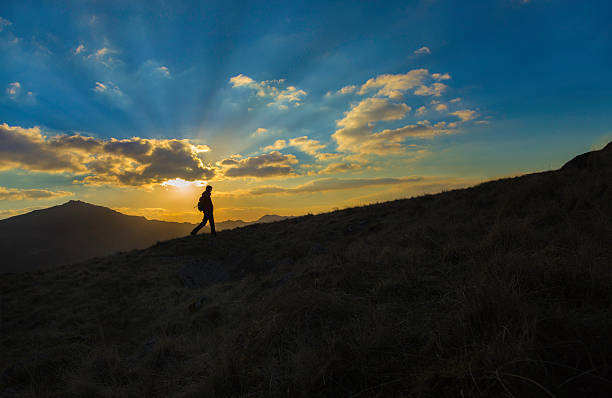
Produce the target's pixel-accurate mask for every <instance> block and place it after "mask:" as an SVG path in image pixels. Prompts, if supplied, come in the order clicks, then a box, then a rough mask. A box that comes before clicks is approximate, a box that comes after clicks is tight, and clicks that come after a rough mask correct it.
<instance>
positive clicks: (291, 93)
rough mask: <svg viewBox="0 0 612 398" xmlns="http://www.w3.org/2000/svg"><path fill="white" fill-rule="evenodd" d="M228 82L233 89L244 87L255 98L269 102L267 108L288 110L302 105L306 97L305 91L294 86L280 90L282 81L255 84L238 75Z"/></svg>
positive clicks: (253, 81)
mask: <svg viewBox="0 0 612 398" xmlns="http://www.w3.org/2000/svg"><path fill="white" fill-rule="evenodd" d="M229 82H230V84H231V85H232V87H233V88H241V87H245V88H248V89H251V90H253V91H255V93H256V95H257V97H259V98H262V99H266V100H268V101H270V102H268V106H270V107H276V108H278V109H281V110H284V109H288V107H289V105H291V106H293V107H297V106H300V105H302V100H303V98H304V97H305V96H306V95H307V93H306V91H304V90H300V89H298V88H296V87H294V86H288V87H286V88H281V86H282V85H283V83H284V82H285V80H284V79H279V80H264V81H261V82H257V81H255V80H253V79H251V78H250V77H248V76H245V75H243V74H239V75H237V76H234V77H232V78H230V80H229Z"/></svg>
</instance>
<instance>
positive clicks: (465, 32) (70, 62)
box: [0, 0, 612, 220]
mask: <svg viewBox="0 0 612 398" xmlns="http://www.w3.org/2000/svg"><path fill="white" fill-rule="evenodd" d="M124 3H126V2H119V1H107V2H88V1H74V2H63V3H62V4H61V5H58V3H55V2H41V1H4V2H3V3H2V5H0V18H2V19H1V20H0V26H1V29H2V30H1V31H0V64H1V66H0V88H1V89H2V91H1V92H0V124H1V125H3V126H4V127H3V128H0V146H4V150H2V148H1V147H0V212H2V213H0V217H7V216H10V215H13V214H18V213H20V212H24V211H27V210H28V209H32V208H37V207H46V206H48V205H52V204H56V203H61V202H62V201H65V200H67V199H68V198H73V199H74V198H80V199H83V200H88V201H92V202H94V203H99V204H103V205H108V206H111V207H113V208H117V209H121V210H123V211H125V212H128V213H132V214H144V215H147V216H150V217H153V218H161V219H176V220H192V219H193V218H194V217H197V214H196V215H194V214H189V213H188V211H189V209H188V206H187V204H189V205H191V201H190V199H189V198H190V195H192V194H193V193H194V192H195V191H197V190H199V189H201V186H202V185H203V184H205V183H206V182H208V183H211V184H214V185H215V187H217V189H216V191H215V192H216V193H217V198H218V201H219V203H220V206H219V207H220V209H221V211H222V212H223V213H222V214H223V215H224V216H225V217H226V218H238V217H241V218H249V217H251V218H252V217H256V216H258V215H261V214H265V213H269V212H277V213H285V214H302V213H305V212H308V211H310V210H312V209H314V211H325V210H329V209H331V208H334V207H343V206H348V205H355V204H363V203H366V202H368V201H375V200H386V199H392V198H398V197H407V196H411V195H414V194H419V193H422V192H428V191H432V190H436V189H437V190H440V189H449V188H454V187H458V186H466V185H470V184H473V183H477V182H478V181H482V180H484V179H489V178H496V177H501V176H506V175H514V174H518V173H524V172H530V171H539V170H545V169H550V168H556V167H559V166H560V165H561V164H562V163H563V162H564V161H566V160H568V159H569V158H570V157H571V156H573V155H575V154H578V153H581V152H584V151H586V150H589V149H591V148H595V147H598V146H602V145H603V144H605V143H606V142H608V141H610V140H612V127H611V123H610V122H611V121H612V112H611V109H612V95H611V94H612V83H611V82H610V79H609V78H608V75H609V70H610V69H611V64H612V62H611V61H612V55H611V54H612V48H611V47H612V44H611V43H612V40H611V39H610V38H612V23H611V22H610V20H611V19H610V17H611V16H612V12H611V11H612V6H611V5H609V3H607V2H604V1H585V2H576V1H556V0H530V1H524V0H492V1H488V2H482V1H461V2H457V1H443V0H438V1H434V0H420V1H402V2H396V3H394V2H390V1H388V2H384V3H381V2H328V1H326V2H303V3H300V2H230V1H223V2H203V3H205V4H201V2H180V1H168V2H154V1H147V2H130V3H129V4H127V5H126V4H124ZM135 137H137V138H135ZM85 138H87V139H89V140H86V139H85ZM77 141H78V142H77ZM137 148H138V149H137ZM177 179H178V180H177ZM389 179H391V180H389ZM175 180H176V181H178V183H176V184H173V183H172V181H175ZM168 181H170V183H168ZM364 190H365V191H367V192H368V194H367V195H364V193H363V192H364ZM179 191H180V192H182V193H181V194H177V192H179ZM262 192H265V193H262ZM152 209H155V210H152Z"/></svg>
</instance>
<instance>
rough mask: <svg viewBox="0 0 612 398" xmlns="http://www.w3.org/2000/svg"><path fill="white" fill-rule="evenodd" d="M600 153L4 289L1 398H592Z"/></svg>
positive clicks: (99, 262)
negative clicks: (538, 170)
mask: <svg viewBox="0 0 612 398" xmlns="http://www.w3.org/2000/svg"><path fill="white" fill-rule="evenodd" d="M611 154H612V146H611V145H608V146H606V147H605V148H604V149H602V150H601V151H597V152H591V153H589V154H587V155H586V156H578V157H576V158H574V159H573V160H571V161H570V162H568V163H567V164H566V165H564V166H563V167H562V168H561V169H559V170H556V171H548V172H543V173H534V174H528V175H524V176H520V177H514V178H507V179H502V180H496V181H491V182H487V183H483V184H480V185H477V186H475V187H472V188H468V189H460V190H454V191H449V192H444V193H441V194H437V195H424V196H421V197H417V198H412V199H406V200H396V201H392V202H386V203H380V204H375V205H370V206H364V207H356V208H350V209H345V210H338V211H334V212H331V213H326V214H321V215H316V216H312V215H309V216H302V217H296V218H292V219H287V220H283V221H280V222H275V223H269V224H255V225H250V226H247V227H245V228H240V229H236V230H229V231H222V232H220V233H219V234H218V237H217V238H216V239H212V238H211V237H209V236H206V235H199V236H196V237H186V238H178V239H173V240H169V241H165V242H159V243H158V244H156V245H154V246H152V247H150V248H147V249H145V250H137V251H132V252H128V253H121V254H118V255H115V256H110V257H105V258H99V259H95V260H91V261H88V262H85V263H82V264H75V265H69V266H63V267H59V268H57V269H53V270H46V271H41V272H35V273H27V274H22V275H7V276H6V277H4V278H3V279H2V280H1V282H0V287H1V289H2V296H3V301H2V305H3V308H2V324H3V325H4V328H5V330H6V331H7V332H6V333H3V335H2V337H1V341H0V343H1V344H2V346H3V347H5V348H6V358H7V360H6V361H5V363H4V364H3V365H2V367H1V368H0V371H1V372H2V384H1V386H0V393H2V392H4V393H5V395H7V393H6V392H7V391H9V392H10V393H11V394H12V395H13V396H25V395H27V394H33V395H48V396H53V395H55V396H75V397H76V396H92V397H93V396H98V397H104V396H159V397H162V396H163V397H166V396H172V397H201V396H211V397H215V396H216V397H235V396H262V397H263V396H266V397H270V396H272V397H275V396H276V397H281V396H291V397H307V396H327V397H336V396H356V397H367V396H421V397H451V396H452V397H456V396H517V397H518V396H525V397H530V396H556V397H575V396H590V397H605V396H609V395H610V393H611V392H612V366H611V364H610V361H609V358H612V347H611V346H610V341H612V317H611V316H610V297H611V296H612V283H611V282H612V279H611V274H610V264H611V263H612V247H611V246H610V241H612V227H611V225H610V220H612V186H611V184H610V181H612V157H611ZM576 159H578V160H576Z"/></svg>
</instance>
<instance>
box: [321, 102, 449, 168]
mask: <svg viewBox="0 0 612 398" xmlns="http://www.w3.org/2000/svg"><path fill="white" fill-rule="evenodd" d="M409 110H410V107H409V106H407V105H406V104H397V103H393V102H389V101H388V100H387V99H384V98H368V99H365V100H363V101H361V102H360V103H359V104H358V105H356V106H354V107H353V108H352V109H351V110H350V111H348V112H347V113H346V114H345V117H344V119H342V120H339V121H338V122H337V123H336V124H337V125H338V127H340V128H339V129H338V130H336V132H335V133H333V134H332V138H333V139H334V140H335V141H336V143H337V144H338V150H339V151H349V152H353V153H359V154H375V155H381V156H384V155H389V154H400V153H403V152H404V148H403V145H402V143H403V141H404V140H406V138H408V137H413V138H420V139H430V138H433V137H435V136H437V135H440V134H450V133H452V131H451V130H448V129H446V128H444V129H442V128H439V127H436V126H431V125H430V124H428V123H417V124H416V125H407V126H404V127H400V128H395V129H385V130H382V131H379V132H374V124H375V123H376V122H379V121H392V120H400V119H403V118H404V116H405V114H406V113H407V112H408V111H409Z"/></svg>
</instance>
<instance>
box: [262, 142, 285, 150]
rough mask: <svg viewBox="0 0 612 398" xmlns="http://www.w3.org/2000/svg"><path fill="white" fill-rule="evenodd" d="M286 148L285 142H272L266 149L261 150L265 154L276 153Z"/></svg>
mask: <svg viewBox="0 0 612 398" xmlns="http://www.w3.org/2000/svg"><path fill="white" fill-rule="evenodd" d="M286 146H287V141H285V140H276V141H274V144H272V145H268V146H267V147H265V148H263V150H264V151H265V152H270V151H277V150H279V149H283V148H284V147H286Z"/></svg>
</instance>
